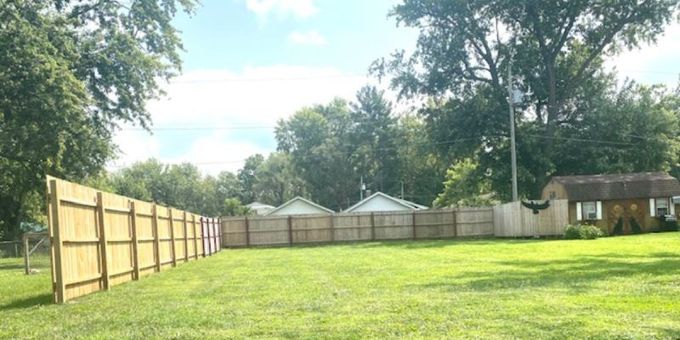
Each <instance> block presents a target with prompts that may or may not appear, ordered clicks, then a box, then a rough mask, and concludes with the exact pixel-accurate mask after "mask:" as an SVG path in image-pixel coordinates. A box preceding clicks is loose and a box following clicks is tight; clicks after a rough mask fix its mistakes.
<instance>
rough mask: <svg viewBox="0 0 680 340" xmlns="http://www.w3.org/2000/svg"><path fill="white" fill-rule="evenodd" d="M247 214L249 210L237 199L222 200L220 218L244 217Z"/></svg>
mask: <svg viewBox="0 0 680 340" xmlns="http://www.w3.org/2000/svg"><path fill="white" fill-rule="evenodd" d="M249 213H250V209H248V207H246V206H244V205H243V204H241V201H239V200H238V198H227V199H226V200H224V204H223V205H222V213H221V216H244V215H248V214H249Z"/></svg>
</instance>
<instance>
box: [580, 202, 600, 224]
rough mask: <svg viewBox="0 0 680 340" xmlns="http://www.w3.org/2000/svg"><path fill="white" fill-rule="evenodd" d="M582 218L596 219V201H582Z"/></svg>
mask: <svg viewBox="0 0 680 340" xmlns="http://www.w3.org/2000/svg"><path fill="white" fill-rule="evenodd" d="M583 219H584V220H597V203H596V202H583Z"/></svg>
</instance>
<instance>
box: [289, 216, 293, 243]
mask: <svg viewBox="0 0 680 340" xmlns="http://www.w3.org/2000/svg"><path fill="white" fill-rule="evenodd" d="M292 245H293V216H291V215H288V246H292Z"/></svg>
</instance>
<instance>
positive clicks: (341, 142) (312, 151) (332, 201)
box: [275, 99, 359, 209]
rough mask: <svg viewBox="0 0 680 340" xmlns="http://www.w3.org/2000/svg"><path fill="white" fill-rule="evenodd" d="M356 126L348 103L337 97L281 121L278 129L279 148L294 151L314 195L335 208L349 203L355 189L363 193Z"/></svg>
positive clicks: (296, 163) (299, 171) (294, 160)
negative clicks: (351, 135)
mask: <svg viewBox="0 0 680 340" xmlns="http://www.w3.org/2000/svg"><path fill="white" fill-rule="evenodd" d="M352 126H353V123H352V121H351V119H350V108H349V105H348V103H347V102H346V101H344V100H342V99H335V100H333V101H332V102H330V103H329V104H327V105H317V106H314V107H311V108H304V109H302V110H300V111H298V112H296V113H295V114H294V115H293V116H292V117H290V118H289V119H288V120H281V121H279V122H278V124H277V127H276V130H275V134H276V140H277V142H278V149H279V151H282V152H286V153H289V154H290V156H291V161H292V163H293V165H294V167H295V170H296V172H297V174H298V176H300V178H302V179H303V180H304V182H305V184H306V186H307V190H308V191H309V194H310V196H311V198H312V199H313V200H315V201H317V202H319V203H320V204H322V205H325V206H332V207H333V208H335V209H342V208H343V207H348V206H349V205H350V203H351V198H350V196H354V195H353V194H354V193H356V196H354V197H357V198H358V197H359V185H358V183H359V176H357V175H356V172H355V171H354V169H353V165H352V158H351V157H352V152H353V150H354V145H352V144H351V141H350V138H349V133H350V131H351V128H352Z"/></svg>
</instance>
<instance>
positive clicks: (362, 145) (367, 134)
mask: <svg viewBox="0 0 680 340" xmlns="http://www.w3.org/2000/svg"><path fill="white" fill-rule="evenodd" d="M351 108H352V110H351V113H350V117H351V119H352V128H351V130H350V141H349V142H351V143H352V144H353V145H354V148H353V149H354V151H353V152H352V163H353V164H354V167H355V168H356V169H357V171H358V173H359V175H363V176H364V182H365V183H367V184H368V185H367V187H368V188H369V189H372V190H374V191H383V192H388V193H390V194H394V193H395V192H397V191H398V190H399V184H400V181H401V174H400V173H399V170H400V168H399V155H398V153H397V147H396V142H395V141H396V139H397V136H396V134H397V119H396V117H394V116H393V115H392V104H391V103H389V102H388V101H387V100H386V99H385V97H384V92H383V91H379V90H378V89H377V88H375V87H374V86H365V87H363V88H362V89H361V90H359V92H358V93H357V98H356V102H354V103H352V104H351Z"/></svg>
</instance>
